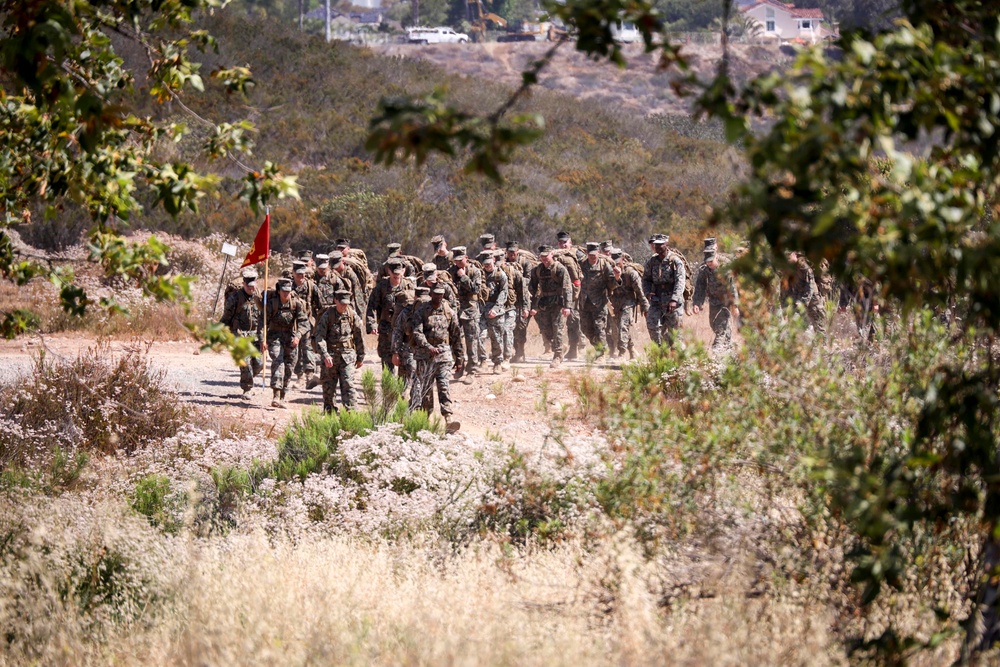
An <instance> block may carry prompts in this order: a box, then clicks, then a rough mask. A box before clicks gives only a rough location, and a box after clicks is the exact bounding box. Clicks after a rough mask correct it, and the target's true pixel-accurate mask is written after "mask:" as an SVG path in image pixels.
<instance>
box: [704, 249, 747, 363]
mask: <svg viewBox="0 0 1000 667" xmlns="http://www.w3.org/2000/svg"><path fill="white" fill-rule="evenodd" d="M702 254H703V255H704V262H702V265H701V266H700V267H698V273H697V274H696V276H695V279H694V313H695V315H697V314H698V313H700V312H701V308H702V306H704V305H705V299H706V298H707V299H708V323H709V325H710V326H711V327H712V332H713V333H714V334H715V338H714V339H713V340H712V350H713V351H714V352H726V351H727V350H729V347H730V346H731V345H732V342H733V316H734V313H733V309H735V308H736V307H738V306H739V303H740V301H739V292H738V290H737V289H736V281H735V280H734V279H733V276H732V274H729V275H725V276H723V275H720V272H719V264H720V258H719V255H718V247H717V246H716V242H715V239H705V248H704V250H703V251H702Z"/></svg>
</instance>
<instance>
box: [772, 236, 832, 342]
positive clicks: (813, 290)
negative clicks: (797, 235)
mask: <svg viewBox="0 0 1000 667" xmlns="http://www.w3.org/2000/svg"><path fill="white" fill-rule="evenodd" d="M788 263H789V268H788V270H786V272H785V275H784V277H783V279H782V282H781V300H782V301H783V302H786V303H788V302H790V303H791V304H792V305H793V306H795V307H801V308H803V309H804V310H805V311H806V317H807V318H808V319H809V324H810V325H812V327H813V329H815V330H816V332H817V333H821V334H822V333H826V313H824V312H823V301H822V298H821V297H820V293H819V288H818V287H817V285H816V274H815V272H814V271H813V267H812V265H811V264H810V263H809V260H807V259H806V258H805V257H804V256H802V255H799V254H798V253H797V252H794V251H792V252H790V253H788Z"/></svg>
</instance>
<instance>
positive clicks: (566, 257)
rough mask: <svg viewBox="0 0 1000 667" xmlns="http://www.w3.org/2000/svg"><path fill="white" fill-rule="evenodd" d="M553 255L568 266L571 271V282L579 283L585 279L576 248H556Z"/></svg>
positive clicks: (567, 268)
mask: <svg viewBox="0 0 1000 667" xmlns="http://www.w3.org/2000/svg"><path fill="white" fill-rule="evenodd" d="M552 257H553V258H555V260H556V261H557V262H559V263H560V264H562V265H563V266H565V267H566V270H567V271H569V279H570V281H571V282H574V283H577V282H580V281H581V280H583V271H582V270H581V269H580V262H579V261H578V260H577V258H576V250H575V249H563V250H555V251H553V253H552Z"/></svg>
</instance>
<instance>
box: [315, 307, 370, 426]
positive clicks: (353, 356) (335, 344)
mask: <svg viewBox="0 0 1000 667" xmlns="http://www.w3.org/2000/svg"><path fill="white" fill-rule="evenodd" d="M351 303H352V299H351V295H350V293H349V292H347V291H346V290H339V291H338V292H337V294H336V300H335V303H334V307H333V308H330V309H328V310H327V311H326V312H325V313H323V316H322V317H321V318H319V321H318V322H316V345H317V347H319V354H320V357H321V358H322V360H323V371H322V381H323V411H324V412H333V410H334V404H335V403H336V400H337V387H338V386H339V387H340V403H341V405H343V406H344V407H345V408H348V409H350V408H353V407H354V406H355V405H357V395H356V392H355V389H354V372H355V369H358V368H361V365H362V364H363V363H364V361H365V337H364V334H363V333H362V331H361V316H360V315H358V313H357V311H355V310H354V308H352V307H351Z"/></svg>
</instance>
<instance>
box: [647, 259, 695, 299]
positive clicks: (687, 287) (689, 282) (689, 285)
mask: <svg viewBox="0 0 1000 667" xmlns="http://www.w3.org/2000/svg"><path fill="white" fill-rule="evenodd" d="M671 254H674V255H677V256H678V257H680V258H681V262H683V264H684V314H685V315H690V314H691V313H692V310H691V307H692V306H693V305H694V273H693V272H692V271H691V265H690V264H688V261H687V257H685V256H684V255H682V254H681V253H679V252H677V251H676V250H668V251H667V256H668V257H669V256H670V255H671ZM640 275H642V274H641V273H640Z"/></svg>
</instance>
